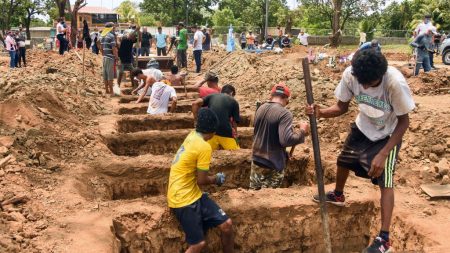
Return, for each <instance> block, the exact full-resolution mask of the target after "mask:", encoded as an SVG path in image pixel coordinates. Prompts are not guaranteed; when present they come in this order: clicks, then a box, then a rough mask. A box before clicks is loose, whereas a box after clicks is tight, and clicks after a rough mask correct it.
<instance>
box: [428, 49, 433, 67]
mask: <svg viewBox="0 0 450 253" xmlns="http://www.w3.org/2000/svg"><path fill="white" fill-rule="evenodd" d="M428 54H429V56H430V66H431V67H432V68H434V62H433V57H434V53H432V52H429V53H428Z"/></svg>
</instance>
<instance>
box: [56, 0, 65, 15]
mask: <svg viewBox="0 0 450 253" xmlns="http://www.w3.org/2000/svg"><path fill="white" fill-rule="evenodd" d="M55 3H56V6H57V7H58V13H59V15H58V17H64V16H65V14H66V0H55Z"/></svg>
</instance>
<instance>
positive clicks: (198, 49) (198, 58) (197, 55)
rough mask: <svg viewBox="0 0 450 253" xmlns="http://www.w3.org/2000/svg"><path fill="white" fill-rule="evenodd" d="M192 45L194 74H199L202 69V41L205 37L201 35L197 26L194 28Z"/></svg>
mask: <svg viewBox="0 0 450 253" xmlns="http://www.w3.org/2000/svg"><path fill="white" fill-rule="evenodd" d="M194 32H195V34H194V45H193V51H194V59H195V65H196V69H195V72H196V73H200V71H201V69H202V50H203V46H202V45H203V41H204V40H205V35H204V34H203V32H202V30H200V27H199V26H194Z"/></svg>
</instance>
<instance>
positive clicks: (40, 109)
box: [38, 107, 50, 115]
mask: <svg viewBox="0 0 450 253" xmlns="http://www.w3.org/2000/svg"><path fill="white" fill-rule="evenodd" d="M38 110H39V111H40V112H42V113H43V114H45V115H49V114H50V112H49V111H48V109H47V108H43V107H38Z"/></svg>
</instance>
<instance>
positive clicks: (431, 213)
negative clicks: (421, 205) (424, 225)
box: [423, 208, 436, 216]
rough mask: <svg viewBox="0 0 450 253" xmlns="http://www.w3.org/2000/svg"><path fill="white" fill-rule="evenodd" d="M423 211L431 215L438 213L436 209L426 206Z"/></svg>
mask: <svg viewBox="0 0 450 253" xmlns="http://www.w3.org/2000/svg"><path fill="white" fill-rule="evenodd" d="M423 213H424V214H425V215H427V216H431V215H433V214H436V210H434V209H431V208H425V209H424V210H423Z"/></svg>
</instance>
